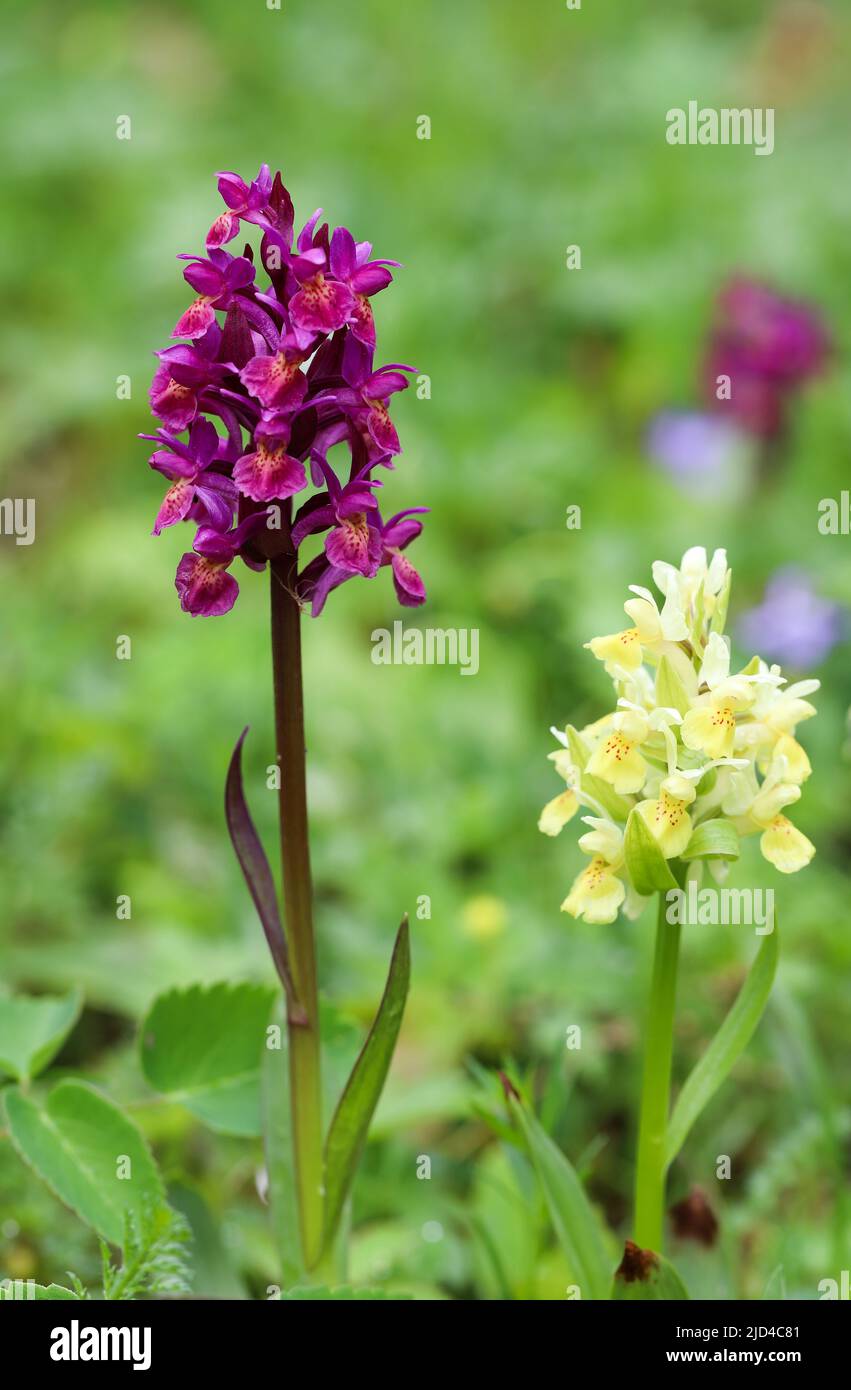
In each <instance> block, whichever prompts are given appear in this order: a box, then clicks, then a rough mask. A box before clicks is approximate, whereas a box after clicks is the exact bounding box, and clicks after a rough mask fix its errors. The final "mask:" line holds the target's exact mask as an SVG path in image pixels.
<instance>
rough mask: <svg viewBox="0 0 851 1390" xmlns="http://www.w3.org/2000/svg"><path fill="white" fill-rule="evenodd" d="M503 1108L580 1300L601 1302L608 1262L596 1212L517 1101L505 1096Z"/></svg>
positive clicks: (558, 1154) (606, 1287)
mask: <svg viewBox="0 0 851 1390" xmlns="http://www.w3.org/2000/svg"><path fill="white" fill-rule="evenodd" d="M508 1105H509V1108H510V1110H511V1113H512V1114H513V1115H514V1116H515V1118H516V1120H517V1122H518V1124H519V1126H520V1128H521V1130H522V1131H523V1135H524V1137H525V1139H526V1143H527V1145H528V1147H529V1152H530V1154H531V1156H532V1162H533V1164H534V1166H535V1172H536V1173H537V1175H538V1180H539V1182H540V1184H541V1187H542V1189H543V1193H544V1197H545V1199H546V1203H547V1209H548V1211H549V1213H550V1220H551V1221H552V1223H553V1228H554V1230H555V1233H556V1236H557V1237H558V1242H559V1245H560V1246H561V1248H562V1250H563V1251H564V1254H565V1258H566V1259H567V1263H568V1265H569V1267H570V1270H571V1273H572V1274H573V1275H574V1277H575V1279H576V1282H577V1283H578V1284H579V1287H580V1290H581V1292H582V1296H583V1298H593V1299H604V1298H607V1297H608V1292H609V1284H610V1279H611V1276H610V1274H609V1270H610V1269H611V1264H610V1263H609V1260H608V1257H607V1255H606V1247H605V1243H604V1240H603V1233H602V1230H601V1227H600V1222H599V1220H598V1218H597V1214H596V1212H595V1211H594V1208H593V1207H592V1206H591V1203H590V1202H589V1201H588V1198H587V1197H586V1195H585V1190H584V1188H583V1186H582V1183H581V1182H580V1181H579V1178H578V1177H577V1175H576V1171H575V1169H574V1168H573V1167H572V1165H571V1164H570V1163H569V1161H568V1160H567V1158H565V1156H564V1154H563V1153H562V1151H561V1149H560V1148H559V1147H558V1146H557V1145H556V1144H555V1143H554V1142H553V1140H552V1139H551V1138H550V1136H549V1135H548V1134H547V1132H546V1130H545V1129H543V1127H542V1126H541V1124H540V1123H539V1122H538V1120H537V1119H536V1118H535V1116H534V1115H532V1114H531V1113H530V1112H529V1111H528V1110H527V1109H526V1107H525V1106H524V1104H523V1103H522V1101H519V1100H517V1099H516V1098H514V1097H510V1098H509V1100H508Z"/></svg>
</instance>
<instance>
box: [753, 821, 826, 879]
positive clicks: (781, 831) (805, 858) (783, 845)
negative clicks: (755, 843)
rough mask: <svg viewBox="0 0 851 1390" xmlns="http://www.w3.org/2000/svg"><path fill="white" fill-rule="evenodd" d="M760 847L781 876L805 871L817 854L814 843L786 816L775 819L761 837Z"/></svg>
mask: <svg viewBox="0 0 851 1390" xmlns="http://www.w3.org/2000/svg"><path fill="white" fill-rule="evenodd" d="M759 847H760V849H761V850H762V852H763V854H764V855H765V857H766V859H767V860H768V862H769V864H773V865H774V867H775V869H779V870H780V872H781V874H796V873H797V872H798V870H799V869H805V868H806V866H807V865H808V864H809V862H810V860H811V859H812V857H813V855H814V854H815V852H816V847H815V845H814V844H813V843H812V841H811V840H808V839H807V837H806V835H803V834H802V833H801V831H800V830H798V829H797V828H796V826H794V825H793V824H792V822H791V821H790V820H787V818H786V817H785V816H775V817H774V819H773V820H772V821H771V822H770V823H769V825H768V828H767V829H766V830H765V831H764V832H763V834H762V835H761V836H760V841H759Z"/></svg>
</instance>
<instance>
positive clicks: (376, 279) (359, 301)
mask: <svg viewBox="0 0 851 1390" xmlns="http://www.w3.org/2000/svg"><path fill="white" fill-rule="evenodd" d="M371 251H372V245H371V244H370V242H368V241H361V242H358V243H356V242H355V239H354V237H353V236H352V234H351V232H350V231H349V230H348V228H346V227H338V228H337V229H336V231H335V232H334V235H333V236H332V237H331V252H330V265H331V274H332V275H333V276H334V278H335V279H336V280H339V281H340V283H341V284H343V285H346V286H347V287H348V288H349V289H350V290H351V292H352V299H353V307H352V313H351V317H350V319H349V324H350V326H351V330H352V334H353V336H354V337H355V338H357V340H358V342H361V343H363V344H364V346H365V347H367V348H370V349H374V347H375V319H374V318H373V314H372V305H371V304H370V302H369V301H370V299H371V298H372V296H373V295H374V294H378V292H379V290H383V289H386V288H387V286H388V285H389V284H390V283H391V281H392V279H393V276H392V275H391V274H390V271H389V269H388V266H391V265H392V266H398V265H399V264H400V262H399V261H371V260H370V259H369V257H370V253H371Z"/></svg>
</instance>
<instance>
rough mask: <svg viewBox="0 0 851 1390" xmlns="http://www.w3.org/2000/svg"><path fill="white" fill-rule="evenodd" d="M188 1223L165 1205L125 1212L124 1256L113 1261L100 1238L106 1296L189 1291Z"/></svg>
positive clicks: (167, 1295)
mask: <svg viewBox="0 0 851 1390" xmlns="http://www.w3.org/2000/svg"><path fill="white" fill-rule="evenodd" d="M188 1240H189V1226H188V1225H187V1222H186V1220H185V1219H184V1217H182V1216H181V1215H179V1213H177V1212H174V1211H172V1210H171V1208H170V1207H166V1206H159V1205H158V1206H147V1207H145V1208H144V1210H143V1211H142V1213H141V1215H140V1214H139V1213H138V1212H133V1211H128V1212H127V1213H126V1215H125V1225H124V1239H123V1241H122V1260H121V1264H120V1265H114V1264H113V1263H112V1260H111V1257H110V1252H109V1247H108V1246H107V1245H106V1244H105V1242H104V1241H101V1268H102V1279H103V1297H104V1298H105V1299H112V1300H115V1301H119V1300H122V1299H123V1300H125V1301H126V1300H128V1299H136V1298H153V1297H155V1296H159V1297H162V1298H177V1297H179V1296H180V1295H181V1294H185V1293H188V1292H189V1288H190V1272H189V1260H188V1255H187V1251H186V1244H187V1241H188Z"/></svg>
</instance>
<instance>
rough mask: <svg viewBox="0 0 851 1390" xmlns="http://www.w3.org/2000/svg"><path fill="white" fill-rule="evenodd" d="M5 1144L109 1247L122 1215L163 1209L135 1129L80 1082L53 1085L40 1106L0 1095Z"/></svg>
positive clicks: (117, 1236)
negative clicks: (6, 1129)
mask: <svg viewBox="0 0 851 1390" xmlns="http://www.w3.org/2000/svg"><path fill="white" fill-rule="evenodd" d="M4 1100H5V1105H6V1117H7V1120H8V1124H9V1132H10V1134H11V1136H12V1143H13V1144H14V1146H15V1148H16V1149H17V1151H18V1153H19V1154H20V1155H21V1158H23V1159H24V1161H25V1162H26V1163H28V1164H29V1165H30V1167H31V1168H33V1169H34V1170H35V1171H36V1173H38V1175H39V1177H40V1178H41V1179H42V1180H43V1181H44V1182H46V1183H47V1185H48V1187H50V1188H51V1189H52V1190H53V1191H54V1192H55V1193H56V1195H57V1197H59V1198H61V1200H62V1201H63V1202H64V1203H65V1204H66V1206H69V1207H71V1208H72V1209H73V1210H74V1211H75V1212H76V1213H77V1215H78V1216H79V1217H80V1218H81V1220H83V1221H85V1222H86V1224H87V1225H89V1226H91V1227H93V1229H94V1230H96V1231H97V1232H98V1233H99V1235H102V1236H103V1237H104V1239H105V1240H108V1241H110V1242H111V1244H113V1245H120V1244H121V1242H122V1240H123V1239H124V1228H125V1218H126V1217H127V1215H128V1214H132V1215H134V1216H135V1217H136V1219H137V1220H139V1221H141V1220H142V1219H143V1217H144V1215H145V1214H146V1213H147V1212H150V1211H151V1210H155V1209H157V1208H159V1207H160V1206H162V1205H164V1202H165V1196H164V1192H163V1186H162V1182H161V1180H160V1175H159V1173H158V1172H157V1168H156V1165H155V1163H154V1160H153V1158H152V1157H151V1155H150V1152H149V1150H148V1147H147V1145H146V1143H145V1140H144V1139H143V1137H142V1135H141V1134H140V1132H139V1130H138V1129H137V1128H136V1126H135V1125H134V1124H133V1122H132V1121H131V1120H130V1119H128V1117H127V1116H126V1115H125V1114H124V1113H123V1111H121V1110H119V1109H118V1107H117V1106H115V1105H113V1104H112V1101H109V1100H107V1099H106V1097H105V1096H103V1095H101V1094H100V1092H99V1091H96V1090H95V1089H94V1087H92V1086H87V1085H84V1084H83V1082H80V1081H60V1082H59V1084H58V1085H57V1086H54V1088H53V1090H52V1091H51V1092H50V1094H49V1095H48V1097H47V1099H46V1101H45V1103H44V1106H43V1108H42V1107H41V1106H39V1105H36V1103H35V1101H33V1100H30V1099H29V1097H27V1096H24V1095H22V1094H21V1092H20V1091H19V1090H18V1088H17V1087H12V1088H11V1089H10V1090H8V1091H6V1092H5V1095H4Z"/></svg>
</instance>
